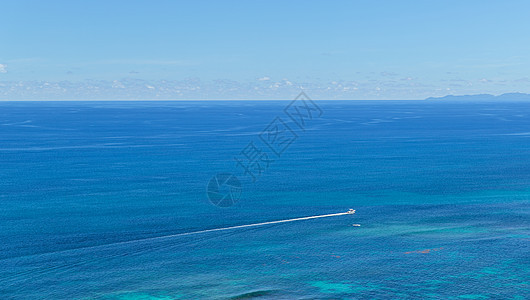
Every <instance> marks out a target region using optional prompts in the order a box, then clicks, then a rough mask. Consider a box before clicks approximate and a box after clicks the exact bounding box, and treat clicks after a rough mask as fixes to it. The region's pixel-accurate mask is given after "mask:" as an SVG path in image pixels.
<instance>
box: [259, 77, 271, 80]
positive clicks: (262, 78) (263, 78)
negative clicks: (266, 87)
mask: <svg viewBox="0 0 530 300" xmlns="http://www.w3.org/2000/svg"><path fill="white" fill-rule="evenodd" d="M258 80H259V81H267V80H271V78H270V77H267V76H265V77H261V78H258Z"/></svg>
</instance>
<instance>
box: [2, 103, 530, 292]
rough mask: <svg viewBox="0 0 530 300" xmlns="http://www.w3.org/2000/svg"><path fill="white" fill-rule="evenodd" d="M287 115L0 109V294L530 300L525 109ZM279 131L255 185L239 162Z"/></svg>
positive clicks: (186, 109) (29, 106)
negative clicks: (218, 196)
mask: <svg viewBox="0 0 530 300" xmlns="http://www.w3.org/2000/svg"><path fill="white" fill-rule="evenodd" d="M286 104H287V103H286V102H259V103H256V102H201V103H197V102H150V103H147V102H111V103H98V102H81V103H74V102H47V103H1V104H0V142H1V144H0V162H1V163H2V168H1V169H0V200H1V201H2V204H3V205H2V207H1V211H0V216H1V218H0V229H1V230H0V240H1V241H2V243H1V244H0V250H1V252H0V296H1V297H2V298H3V299H203V298H204V299H254V298H256V299H373V298H375V299H384V298H391V299H420V298H421V299H425V298H432V299H499V298H502V299H526V298H529V297H530V295H529V293H528V290H529V286H528V285H529V281H528V278H530V274H529V273H530V271H529V270H530V269H529V263H528V261H530V255H529V253H530V251H529V250H530V249H529V245H530V244H529V241H530V219H529V215H530V209H529V205H528V204H529V202H530V201H529V200H530V159H529V158H528V157H529V154H530V118H529V114H530V104H525V103H440V102H435V103H432V102H431V103H428V102H413V101H396V102H377V103H374V102H337V101H334V102H325V101H320V102H318V105H319V107H320V108H321V110H322V112H323V113H322V116H320V117H315V118H314V119H312V120H310V121H308V122H307V124H306V126H305V127H304V129H302V128H300V127H297V126H296V124H293V122H292V121H287V120H288V118H287V117H286V115H285V113H284V111H283V109H284V107H285V106H286ZM276 117H281V118H283V119H285V121H286V122H287V124H288V125H289V126H290V127H291V129H292V130H293V132H295V133H296V135H297V137H298V138H297V139H296V140H295V141H294V142H293V143H292V144H291V145H290V146H289V147H288V148H287V149H286V150H285V152H283V153H282V155H281V156H280V157H277V156H274V155H273V154H271V153H269V154H270V157H269V158H274V161H273V162H270V164H269V166H268V168H267V169H266V170H263V172H262V174H261V175H260V176H258V177H257V180H256V182H254V183H252V182H251V180H250V178H249V177H248V176H245V175H244V172H243V170H241V168H239V167H238V166H237V165H236V163H235V160H234V157H235V156H238V155H240V153H241V151H242V150H243V149H245V147H246V146H247V145H248V144H249V143H250V142H254V143H255V144H256V145H258V146H260V149H262V150H263V151H266V150H267V149H268V148H267V147H266V146H265V145H263V143H262V141H261V140H260V139H259V134H260V133H261V132H262V131H263V129H265V128H266V127H267V125H269V124H270V122H271V121H272V120H274V119H275V118H276ZM220 172H229V173H234V174H236V175H237V176H238V178H239V179H240V180H241V183H242V190H243V192H242V196H241V199H240V201H239V202H238V203H236V204H235V205H234V206H231V207H228V208H219V207H216V206H214V205H212V204H211V203H210V202H209V201H208V199H207V197H206V186H207V183H208V180H209V179H210V178H211V177H212V176H213V175H215V174H217V173H220ZM349 208H354V209H356V210H357V213H356V214H355V215H354V216H341V217H334V218H325V219H315V220H308V221H301V222H293V223H285V224H274V225H268V226H263V227H253V228H244V229H238V230H232V231H218V232H208V233H204V234H200V235H193V236H177V237H168V238H162V239H146V238H150V237H158V236H166V235H172V234H178V233H185V232H191V231H198V230H205V229H211V228H220V227H226V226H234V225H240V224H250V223H258V222H265V221H272V220H280V219H288V218H296V217H303V216H311V215H318V214H326V213H335V212H342V211H346V210H347V209H349ZM353 224H361V226H360V227H359V226H353Z"/></svg>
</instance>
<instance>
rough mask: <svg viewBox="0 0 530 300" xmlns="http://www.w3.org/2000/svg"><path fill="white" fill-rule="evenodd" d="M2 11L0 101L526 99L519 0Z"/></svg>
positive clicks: (155, 4) (56, 4) (17, 6)
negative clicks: (130, 92) (93, 96)
mask: <svg viewBox="0 0 530 300" xmlns="http://www.w3.org/2000/svg"><path fill="white" fill-rule="evenodd" d="M2 11H3V14H2V17H1V18H0V36H1V37H2V38H1V39H2V41H1V42H0V82H2V85H1V86H0V95H3V98H0V99H4V100H6V99H7V98H9V97H11V98H13V99H19V98H21V99H22V98H24V99H29V98H31V99H40V98H43V99H46V98H47V97H54V95H55V96H58V97H59V96H60V95H59V94H58V93H60V92H59V91H58V90H60V89H61V88H62V89H63V90H65V89H66V90H67V89H68V87H69V88H70V90H68V91H67V92H66V93H69V94H68V95H67V96H65V95H63V96H64V97H67V98H68V97H69V98H72V99H76V98H80V99H82V98H86V97H87V93H89V92H87V91H86V89H87V86H89V85H90V86H92V87H94V86H97V85H101V88H100V90H103V89H105V87H106V89H107V90H106V92H100V94H99V95H98V97H102V98H105V97H107V98H108V99H115V98H116V99H118V98H120V99H121V98H123V99H126V98H127V99H128V97H130V96H126V93H123V90H126V89H129V88H131V87H132V86H135V87H136V85H138V87H137V88H138V93H137V94H136V95H137V97H138V98H139V99H140V98H142V99H143V98H149V97H154V98H157V97H159V98H167V99H181V98H186V97H188V98H191V99H231V98H233V99H262V98H263V99H265V98H271V99H284V98H285V99H289V98H292V96H293V93H295V90H296V89H300V88H304V89H306V90H308V91H309V92H310V93H311V92H312V91H313V95H316V96H318V97H319V98H323V99H326V98H329V99H421V98H425V97H429V96H442V95H446V94H471V93H493V94H499V93H503V92H530V74H529V73H530V71H529V70H530V34H528V29H529V28H530V18H528V12H530V2H529V1H523V0H519V1H517V0H513V1H485V0H482V1H474V0H468V1H461V0H460V1H428V0H423V1H377V0H375V1H374V0H370V1H368V0H366V1H354V0H350V1H339V0H335V1H324V0H322V1H307V0H306V1H272V0H269V1H260V0H253V1H219V0H217V1H203V0H195V1H191V0H190V1H160V0H155V1H117V0H115V1H83V2H81V1H53V0H49V1H24V0H16V1H15V0H11V1H10V0H6V1H3V2H2ZM61 82H62V85H61ZM15 83H16V84H15ZM20 83H22V86H24V88H23V89H21V90H22V91H20V92H18V93H19V94H17V91H16V88H13V86H16V85H17V84H18V85H20ZM44 84H48V85H47V87H49V86H54V85H55V86H58V88H56V91H50V90H49V88H48V90H47V89H46V88H43V87H42V86H43V85H44ZM114 85H116V86H122V87H125V88H122V90H113V88H115V87H114ZM39 86H40V89H39ZM67 86H68V87H67ZM8 88H9V91H7V89H8ZM83 88H84V89H85V90H83ZM2 89H3V91H2ZM14 89H15V90H14ZM72 89H78V92H77V94H76V95H74V94H72V93H74V92H73V91H72ZM115 89H117V88H115ZM142 89H144V90H145V91H144V92H145V94H142V93H143V92H142ZM24 90H25V91H26V92H24ZM28 90H31V91H32V93H29V94H28V92H27V91H28ZM81 90H82V91H81ZM79 91H81V92H79ZM158 91H160V92H158ZM176 91H179V93H177V92H176ZM192 91H193V92H192ZM2 92H3V94H2ZM24 93H25V94H24ZM54 93H55V94H54ZM156 93H158V94H156ZM157 95H158V96H157ZM6 97H7V98H6Z"/></svg>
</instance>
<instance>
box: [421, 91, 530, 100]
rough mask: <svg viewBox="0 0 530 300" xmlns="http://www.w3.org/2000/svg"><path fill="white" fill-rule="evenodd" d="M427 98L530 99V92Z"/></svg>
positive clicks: (433, 98) (432, 98)
mask: <svg viewBox="0 0 530 300" xmlns="http://www.w3.org/2000/svg"><path fill="white" fill-rule="evenodd" d="M425 100H443V101H484V100H486V101H530V94H525V93H506V94H502V95H498V96H495V95H491V94H478V95H460V96H455V95H447V96H444V97H429V98H427V99H425Z"/></svg>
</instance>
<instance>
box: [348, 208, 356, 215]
mask: <svg viewBox="0 0 530 300" xmlns="http://www.w3.org/2000/svg"><path fill="white" fill-rule="evenodd" d="M347 213H349V214H350V215H353V214H354V213H355V209H352V208H350V210H348V211H347Z"/></svg>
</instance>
